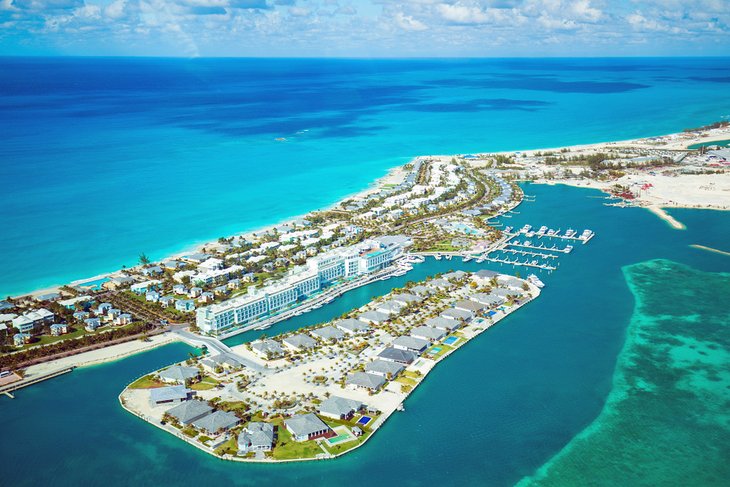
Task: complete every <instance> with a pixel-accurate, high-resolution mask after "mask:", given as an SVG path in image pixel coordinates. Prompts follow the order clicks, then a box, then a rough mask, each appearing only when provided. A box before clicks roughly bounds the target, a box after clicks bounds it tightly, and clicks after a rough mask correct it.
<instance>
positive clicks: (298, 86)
mask: <svg viewBox="0 0 730 487" xmlns="http://www.w3.org/2000/svg"><path fill="white" fill-rule="evenodd" d="M729 72H730V63H729V62H728V59H727V58H708V59H679V58H677V59H667V58H661V59H544V60H541V59H489V60H388V61H383V60H266V59H257V60H252V59H216V60H211V59H194V60H185V59H123V58H122V59H119V58H116V59H89V58H78V59H73V58H71V59H69V58H62V59H59V58H0V125H1V126H2V127H3V129H2V131H0V142H2V143H0V181H3V182H4V183H5V184H4V185H3V191H1V192H0V207H2V208H3V211H2V212H0V227H1V228H2V229H3V231H2V232H0V255H2V256H3V266H2V269H1V270H0V295H2V296H4V295H7V294H15V293H22V292H28V291H31V290H33V289H36V288H40V287H44V286H48V285H52V284H62V283H65V282H68V281H71V280H75V279H83V278H87V277H90V276H94V275H98V274H100V273H103V272H108V271H111V270H115V269H118V268H119V267H121V266H122V265H131V264H134V263H136V261H137V257H138V256H139V254H141V253H146V254H147V255H148V256H150V257H151V258H153V259H157V258H162V257H164V256H166V255H169V254H171V253H174V252H177V251H181V250H184V249H186V248H189V247H190V246H191V245H193V244H195V243H200V242H203V241H207V240H211V239H216V238H218V237H220V236H222V235H228V234H232V233H235V232H239V231H243V230H246V229H252V228H257V227H260V226H263V225H267V224H272V223H276V222H278V221H280V220H282V219H284V218H286V217H290V216H294V215H299V214H302V213H305V212H308V211H310V210H313V209H318V208H323V207H326V206H328V205H330V204H332V203H334V202H335V201H337V200H338V199H340V198H342V197H344V196H346V195H348V194H352V193H354V192H357V191H359V190H362V189H363V188H365V187H367V186H368V185H369V184H370V182H371V181H373V179H375V178H376V177H379V176H382V175H383V174H385V172H386V171H387V169H388V168H390V167H393V166H394V165H397V164H402V163H404V162H406V161H408V160H409V159H410V158H412V157H413V156H415V155H419V154H433V153H438V154H449V153H465V152H475V151H489V150H508V149H513V150H520V149H527V148H538V147H554V146H560V145H565V144H576V143H587V142H597V141H605V140H617V139H624V138H631V137H639V136H648V135H657V134H662V133H668V132H674V131H678V130H682V129H683V128H685V127H691V126H697V125H701V124H704V123H708V122H711V121H715V120H717V119H719V118H720V117H722V116H724V115H728V114H730V98H728V97H727V86H728V84H727V82H725V81H723V80H727V79H730V78H728V73H729ZM279 138H285V139H286V140H285V141H278V140H277V139H279Z"/></svg>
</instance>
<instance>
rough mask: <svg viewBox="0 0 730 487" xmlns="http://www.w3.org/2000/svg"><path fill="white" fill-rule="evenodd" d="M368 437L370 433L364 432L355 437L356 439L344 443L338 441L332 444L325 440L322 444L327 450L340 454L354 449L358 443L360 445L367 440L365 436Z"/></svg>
mask: <svg viewBox="0 0 730 487" xmlns="http://www.w3.org/2000/svg"><path fill="white" fill-rule="evenodd" d="M367 437H368V433H364V432H363V434H362V436H360V437H358V438H355V439H354V440H350V441H344V442H342V443H336V444H334V445H330V444H329V443H327V442H326V441H323V442H322V444H323V445H324V449H325V450H327V451H328V452H330V453H331V454H333V455H338V454H340V453H344V452H346V451H348V450H352V449H353V448H355V447H356V446H357V445H359V444H360V443H362V442H363V441H365V438H367Z"/></svg>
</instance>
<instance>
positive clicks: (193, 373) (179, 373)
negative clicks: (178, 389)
mask: <svg viewBox="0 0 730 487" xmlns="http://www.w3.org/2000/svg"><path fill="white" fill-rule="evenodd" d="M158 375H159V377H160V380H162V381H163V382H171V383H174V384H185V381H187V380H193V379H197V378H199V377H200V370H198V369H197V368H196V367H185V366H184V365H173V366H171V367H168V368H166V369H164V370H161V371H160V373H159V374H158Z"/></svg>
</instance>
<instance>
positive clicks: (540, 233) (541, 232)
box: [537, 225, 548, 237]
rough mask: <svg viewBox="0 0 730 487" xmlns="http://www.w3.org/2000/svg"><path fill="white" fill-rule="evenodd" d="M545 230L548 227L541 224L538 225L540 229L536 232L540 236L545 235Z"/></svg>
mask: <svg viewBox="0 0 730 487" xmlns="http://www.w3.org/2000/svg"><path fill="white" fill-rule="evenodd" d="M547 230H548V227H546V226H545V225H543V226H541V227H540V230H538V231H537V234H538V235H539V236H541V237H542V236H543V235H545V232H547Z"/></svg>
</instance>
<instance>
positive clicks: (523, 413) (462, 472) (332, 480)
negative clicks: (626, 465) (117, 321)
mask: <svg viewBox="0 0 730 487" xmlns="http://www.w3.org/2000/svg"><path fill="white" fill-rule="evenodd" d="M526 192H527V193H528V194H534V195H536V196H537V200H536V202H534V203H524V204H523V205H522V206H521V207H520V210H519V211H520V212H521V213H520V214H519V215H515V216H514V218H512V219H510V224H514V225H518V226H521V225H523V224H525V223H530V224H532V225H536V224H537V225H542V224H545V225H549V226H553V227H558V226H559V227H561V228H567V227H568V226H571V227H573V228H576V229H583V228H586V227H587V228H592V229H593V230H595V231H596V233H597V237H596V238H594V239H593V240H592V241H591V242H590V243H589V244H588V245H586V246H582V245H580V246H577V248H576V250H575V251H574V252H573V253H572V254H570V255H568V256H564V257H561V258H560V261H561V265H560V268H559V270H558V271H557V272H555V273H553V274H551V275H544V276H542V277H543V280H544V281H545V282H546V284H547V286H546V288H545V289H544V292H543V294H542V296H541V297H540V298H539V299H537V300H536V301H534V302H533V303H531V304H530V305H528V306H527V307H525V308H523V309H521V310H520V311H518V312H517V313H515V314H514V315H512V316H510V317H508V318H507V319H505V320H504V321H503V322H501V324H500V325H499V326H497V327H495V328H493V329H492V330H490V331H489V332H488V333H485V334H483V335H481V336H480V337H479V338H478V339H477V340H474V341H473V342H471V343H470V344H469V345H468V346H466V347H464V348H463V349H461V350H460V351H459V352H458V353H456V354H454V355H453V356H451V357H450V358H449V359H448V360H447V361H445V362H444V363H442V364H441V365H439V367H437V368H436V369H435V370H434V371H433V372H432V373H431V374H430V375H429V377H428V379H427V380H426V381H425V382H424V383H423V384H422V385H421V386H419V388H418V389H416V391H415V392H414V393H413V394H412V395H411V397H410V398H409V399H408V400H407V401H406V404H405V406H406V412H404V413H397V414H395V415H394V416H393V417H392V418H390V419H389V420H388V422H387V423H386V424H385V426H384V427H383V428H382V429H381V430H380V431H379V432H378V433H377V435H376V436H375V437H373V439H372V440H371V441H369V442H368V443H367V444H366V445H365V446H364V447H362V448H360V449H358V450H357V451H355V452H353V453H351V454H348V455H346V456H344V457H342V458H341V459H338V460H335V461H328V462H315V463H306V464H290V465H245V464H234V463H229V462H223V461H220V460H217V459H215V458H212V457H210V456H208V455H206V454H204V453H202V452H199V451H198V450H196V449H194V448H190V447H188V446H187V445H185V444H183V443H182V442H180V441H178V440H176V439H175V438H173V437H170V436H169V435H167V434H164V433H163V432H160V431H159V430H157V429H156V428H154V427H153V426H151V425H148V424H146V423H144V422H142V421H141V420H139V419H137V418H135V417H133V416H132V415H129V414H127V413H125V412H124V411H123V410H122V409H121V408H120V407H119V406H118V404H117V402H116V401H117V399H116V397H117V394H118V393H119V392H120V391H121V389H122V388H123V387H124V386H125V385H126V384H127V383H128V382H130V381H131V380H133V379H134V378H135V377H137V376H139V375H142V374H144V373H146V372H149V371H151V370H154V369H156V368H159V367H161V366H163V365H165V364H168V363H171V362H173V361H175V360H180V359H183V358H185V356H186V355H187V351H188V350H189V349H188V348H187V347H185V346H182V345H171V346H167V347H164V348H161V349H158V350H154V351H151V352H147V353H144V354H141V355H138V356H134V357H131V358H128V359H124V360H122V361H119V362H115V363H111V364H106V365H102V366H98V367H92V368H88V369H82V370H77V371H75V372H73V373H72V374H68V375H66V376H64V377H61V378H58V379H55V380H52V381H49V382H46V383H44V384H41V385H38V386H34V387H32V388H29V389H27V390H24V391H21V392H19V393H18V396H17V399H15V400H13V401H10V400H7V399H5V398H3V400H2V401H0V412H1V413H2V416H3V419H4V423H3V441H2V442H0V456H1V457H2V458H3V459H4V461H5V462H7V463H6V464H7V465H13V468H11V469H5V470H4V473H3V481H4V483H7V484H9V485H38V484H41V483H44V482H46V483H52V484H53V485H79V484H87V485H100V484H104V485H106V486H113V485H128V484H131V483H137V484H141V485H173V484H199V485H211V484H213V485H214V484H219V483H220V484H223V483H225V484H232V485H262V484H264V483H267V484H272V485H286V484H295V483H300V482H306V483H307V484H308V485H333V486H334V485H341V484H342V483H347V484H348V485H352V486H353V487H354V486H359V485H363V486H372V485H423V484H425V483H428V484H436V485H511V484H514V483H515V482H517V481H518V480H520V479H521V478H523V477H524V476H528V475H532V474H533V473H534V472H535V471H536V469H538V468H539V467H540V466H541V465H543V464H544V463H545V462H546V461H548V460H549V459H550V458H551V457H553V455H555V454H556V453H557V452H558V451H560V450H561V449H562V448H563V446H565V445H566V444H567V443H568V442H569V441H570V440H571V439H572V438H573V436H574V435H576V434H577V433H578V432H580V431H581V430H583V429H584V428H585V427H586V426H587V425H588V424H590V423H591V422H592V421H593V420H594V419H595V418H596V417H597V415H598V414H599V412H600V411H601V408H602V407H603V404H604V401H605V399H606V396H607V394H608V392H609V390H610V388H611V380H612V375H613V371H614V368H615V365H616V357H617V355H618V353H619V351H620V349H621V347H622V345H623V342H624V337H625V333H626V328H627V325H628V323H629V320H630V319H631V316H632V311H633V305H634V302H633V297H632V294H631V292H630V290H629V288H628V286H627V284H626V281H625V279H624V275H623V273H622V267H623V266H626V265H629V264H634V263H637V262H642V261H645V260H648V259H651V258H665V259H671V260H674V261H677V262H681V263H684V264H686V265H689V266H691V267H693V268H696V269H699V270H703V271H726V272H727V271H730V259H728V258H727V257H726V256H722V255H718V254H713V253H709V252H704V251H700V250H696V249H693V248H690V247H689V244H692V243H699V244H703V245H707V246H710V247H712V246H715V247H720V248H725V247H723V245H724V244H725V241H726V236H727V235H728V234H730V219H729V218H728V215H727V214H726V213H724V212H712V211H698V210H681V211H673V212H672V213H673V214H674V215H675V216H676V217H677V218H678V219H680V220H681V221H683V222H684V223H685V224H687V227H688V229H687V230H686V231H676V230H672V229H670V228H669V227H668V226H667V225H666V224H665V223H664V222H662V221H661V220H659V219H657V218H656V217H654V216H653V215H652V214H650V213H649V212H647V211H645V210H642V209H618V208H609V207H605V206H603V204H602V203H603V200H601V199H597V198H595V197H594V196H597V195H598V193H597V192H593V191H589V190H583V189H575V188H568V187H563V186H555V187H548V186H535V185H528V186H526ZM481 267H488V268H492V269H496V270H504V271H513V270H512V268H507V267H500V266H499V265H496V266H495V265H490V266H480V265H477V264H475V263H473V262H470V263H468V264H462V263H460V262H457V261H455V260H454V261H446V260H442V261H435V260H432V259H429V260H428V261H427V262H426V263H424V264H422V265H420V266H418V267H417V268H416V269H415V270H414V271H413V272H412V273H411V274H409V275H408V276H406V277H407V278H408V279H414V280H415V279H420V278H421V277H423V276H425V275H430V274H433V273H436V272H441V271H444V270H447V269H450V268H465V269H470V270H475V269H478V268H481ZM405 280H406V279H403V278H401V279H400V280H396V279H393V280H389V281H385V282H379V283H377V284H374V285H373V286H369V287H367V288H361V289H360V290H358V291H355V292H354V293H350V294H348V295H346V296H343V297H342V298H340V299H339V300H337V301H335V302H333V303H331V304H330V305H328V306H325V307H322V308H320V309H319V310H317V311H315V312H312V313H309V314H305V315H302V316H300V317H297V318H296V319H295V320H291V321H289V322H284V323H281V324H278V325H275V326H274V327H273V328H271V329H270V330H268V332H269V333H270V334H275V333H277V332H280V331H284V330H287V329H292V328H297V327H300V326H304V325H307V324H311V323H316V322H319V321H323V320H326V319H329V318H332V317H334V316H338V315H340V314H341V313H342V312H343V311H345V310H347V309H350V308H351V307H354V306H359V305H361V304H362V303H363V302H365V301H367V300H368V299H369V298H370V297H371V296H373V295H379V294H383V293H385V292H387V290H388V289H389V288H390V287H392V286H394V285H400V284H401V283H402V282H404V281H405ZM252 338H255V336H247V337H243V338H235V339H232V340H231V341H230V342H231V343H236V342H240V341H241V340H243V339H252ZM40 459H42V460H40Z"/></svg>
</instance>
